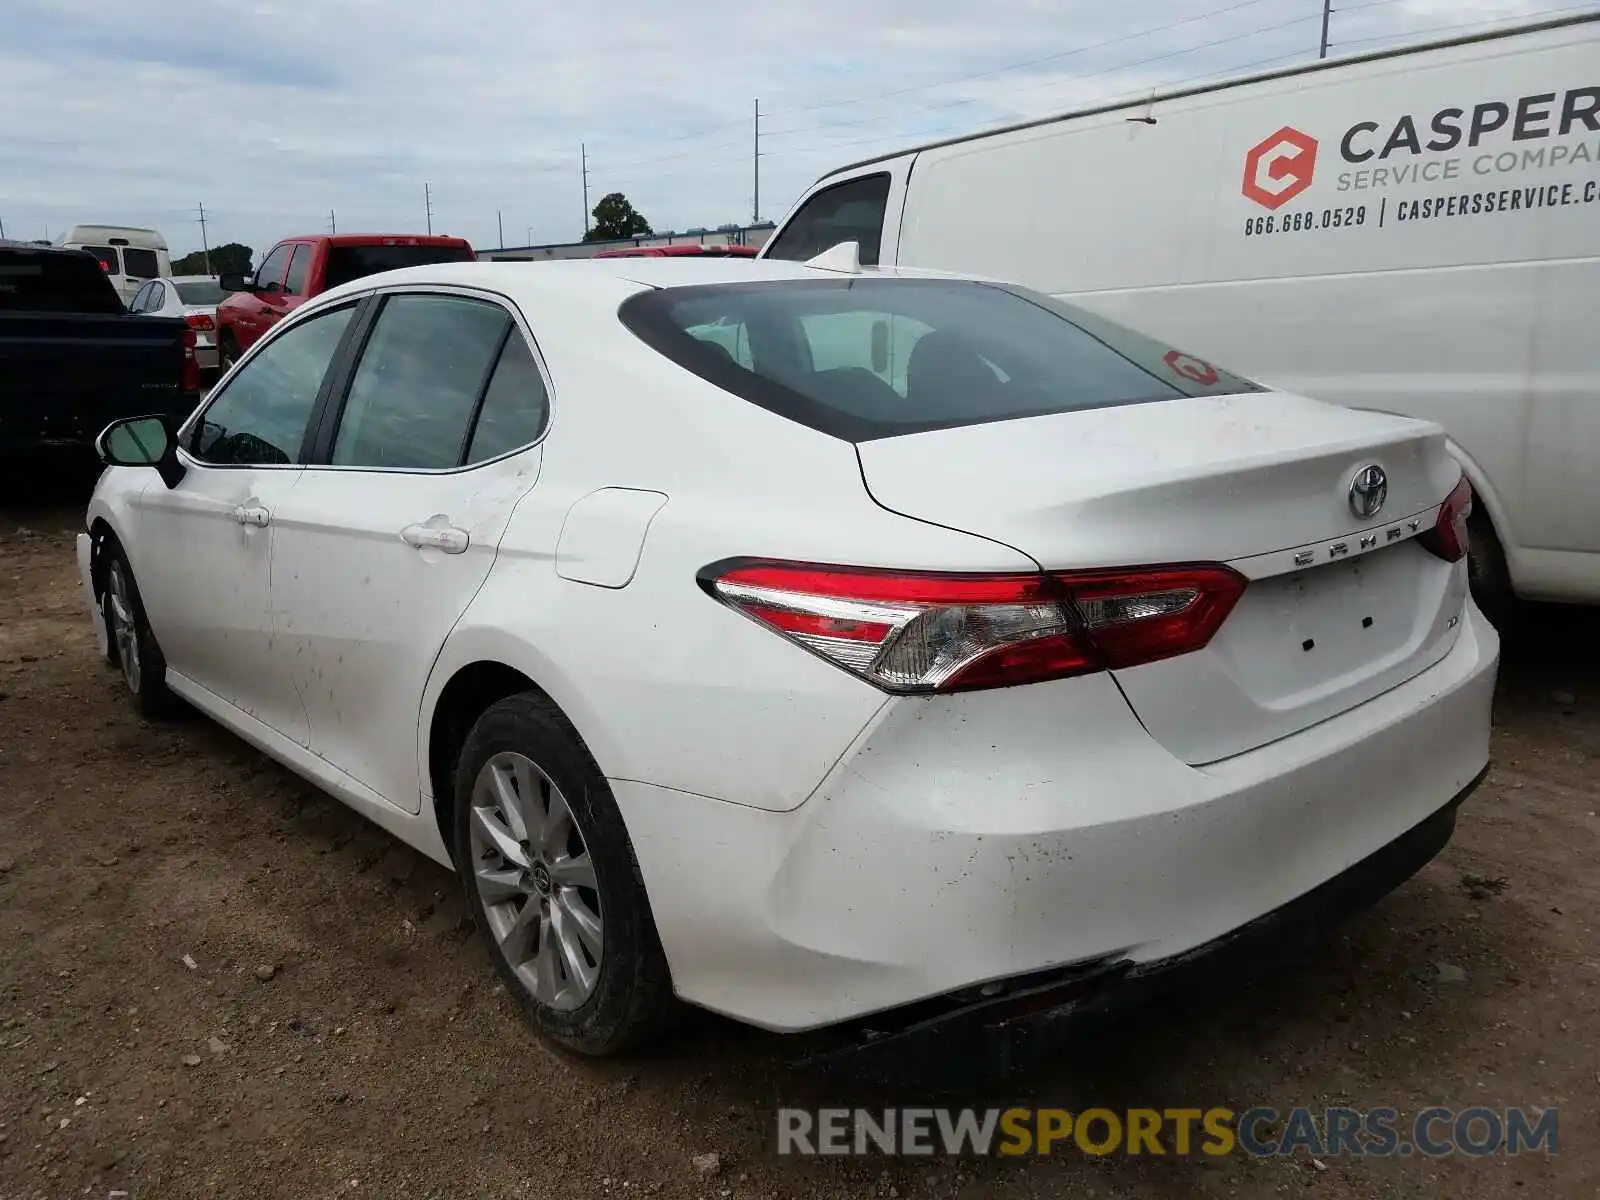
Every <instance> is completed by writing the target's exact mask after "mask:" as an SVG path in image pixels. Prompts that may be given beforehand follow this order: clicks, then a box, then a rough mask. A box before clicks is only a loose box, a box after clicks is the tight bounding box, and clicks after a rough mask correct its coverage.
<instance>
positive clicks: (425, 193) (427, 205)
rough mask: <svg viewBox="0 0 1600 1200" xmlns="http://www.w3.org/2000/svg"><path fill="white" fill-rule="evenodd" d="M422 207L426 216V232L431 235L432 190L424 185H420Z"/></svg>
mask: <svg viewBox="0 0 1600 1200" xmlns="http://www.w3.org/2000/svg"><path fill="white" fill-rule="evenodd" d="M422 207H423V208H424V209H425V210H427V214H428V232H429V234H432V233H433V189H432V188H430V187H429V186H428V185H427V184H426V183H424V184H423V185H422Z"/></svg>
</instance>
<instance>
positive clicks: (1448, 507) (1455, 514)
mask: <svg viewBox="0 0 1600 1200" xmlns="http://www.w3.org/2000/svg"><path fill="white" fill-rule="evenodd" d="M1471 515H1472V485H1471V484H1470V483H1468V482H1467V480H1466V477H1465V476H1462V479H1461V482H1460V483H1458V484H1456V486H1455V489H1454V490H1453V491H1451V493H1450V494H1449V495H1448V496H1446V497H1445V500H1444V503H1443V504H1441V505H1440V506H1439V519H1438V520H1436V521H1435V522H1434V523H1433V528H1432V529H1430V530H1428V532H1427V533H1424V534H1421V535H1419V536H1418V538H1417V541H1419V542H1421V543H1422V545H1423V546H1424V547H1425V548H1426V549H1428V550H1430V551H1431V552H1433V553H1434V554H1437V555H1438V556H1439V557H1440V558H1442V559H1444V560H1445V562H1460V561H1461V560H1462V559H1463V558H1464V557H1466V553H1467V518H1468V517H1470V516H1471Z"/></svg>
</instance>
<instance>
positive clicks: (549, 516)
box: [78, 255, 1499, 1053]
mask: <svg viewBox="0 0 1600 1200" xmlns="http://www.w3.org/2000/svg"><path fill="white" fill-rule="evenodd" d="M733 328H737V329H741V330H744V331H746V333H747V336H744V337H742V338H729V337H728V335H727V331H728V330H729V329H733ZM730 341H731V342H733V343H734V344H736V345H739V346H741V347H742V351H741V353H740V354H739V355H738V356H736V355H735V354H734V353H733V352H731V351H730V350H729V349H728V348H727V346H728V344H729V342H730ZM1174 361H1177V362H1181V363H1183V364H1185V366H1186V367H1188V368H1189V369H1186V370H1181V371H1177V372H1174V371H1172V370H1170V369H1169V364H1171V363H1172V362H1174ZM102 446H103V450H104V453H105V458H106V461H107V462H108V463H109V464H110V467H109V469H108V470H107V471H106V472H105V473H104V475H103V476H102V478H101V480H100V483H99V486H98V487H97V488H96V489H95V494H94V497H93V499H92V500H91V502H90V504H89V509H88V514H87V523H86V530H85V532H84V534H83V535H82V536H80V537H79V539H78V562H79V567H80V571H81V574H82V577H83V583H84V587H85V595H86V596H87V597H88V599H89V602H90V607H91V611H92V612H93V614H94V621H95V628H96V630H97V632H98V634H99V636H100V639H101V645H102V647H103V648H104V650H105V652H106V653H107V655H108V657H109V658H110V659H111V660H112V661H113V662H115V663H118V664H120V666H121V669H122V679H123V686H125V687H126V688H127V689H128V690H129V692H130V693H131V694H132V697H133V700H134V701H135V703H136V704H137V705H138V707H139V710H140V711H141V712H144V713H147V714H156V713H159V712H161V711H162V710H164V709H165V708H167V707H168V706H169V705H171V704H172V703H174V702H175V699H176V698H181V699H183V700H186V701H188V702H189V703H190V704H192V705H194V706H195V707H197V708H199V709H200V710H201V711H203V712H205V713H207V714H209V715H210V716H212V717H214V718H216V719H217V720H218V721H220V722H222V723H223V724H225V725H226V726H228V727H229V728H231V729H233V730H234V731H236V732H237V733H239V734H240V735H241V736H243V737H244V738H246V739H248V740H249V741H251V742H252V743H253V744H255V745H257V746H259V747H261V748H262V749H264V750H265V751H266V752H267V753H269V754H271V755H272V756H274V757H275V758H277V759H278V760H279V761H281V762H283V763H285V764H286V765H288V766H289V767H290V768H292V769H293V770H295V771H298V772H299V773H301V774H302V775H304V776H305V777H306V778H307V779H309V780H311V781H313V782H314V783H316V784H317V785H319V786H320V787H322V788H324V789H326V790H327V791H328V792H329V793H330V794H332V795H334V796H336V797H338V798H339V799H341V800H343V801H344V802H345V803H347V804H349V805H350V806H351V807H353V808H354V809H356V810H357V811H358V812H360V813H363V814H364V815H366V816H367V817H369V818H370V819H372V820H373V821H375V822H377V823H378V824H379V825H381V826H383V827H384V828H385V829H387V830H389V831H391V832H393V833H394V834H395V835H397V836H398V837H400V838H401V839H403V840H404V841H406V842H407V843H409V844H410V845H411V846H413V847H415V848H416V849H418V850H419V851H421V852H422V853H424V854H426V855H428V856H430V857H431V858H434V859H436V860H437V861H439V862H441V863H446V864H453V865H454V867H455V869H456V870H457V871H458V872H459V874H460V877H461V880H462V882H463V885H464V887H465V889H466V893H467V897H468V901H469V903H470V905H471V907H472V911H473V914H474V917H475V919H476V922H477V925H478V927H479V929H480V930H482V931H483V933H484V936H485V939H486V942H487V945H488V948H489V953H490V955H491V957H492V959H493V960H494V962H495V965H496V966H497V968H498V970H499V972H500V974H501V976H502V978H503V979H504V980H505V982H506V984H507V986H508V988H509V989H510V991H511V994H512V995H513V996H515V997H516V998H517V1000H518V1002H519V1003H520V1004H521V1005H522V1006H523V1008H524V1009H525V1011H526V1012H527V1013H528V1014H529V1016H530V1017H531V1018H532V1020H533V1022H534V1023H535V1024H536V1025H537V1026H538V1027H539V1028H541V1029H543V1030H545V1031H546V1032H547V1033H549V1034H550V1035H551V1036H552V1037H554V1038H555V1039H557V1040H559V1041H560V1042H563V1043H564V1044H566V1045H568V1046H571V1047H573V1048H576V1049H578V1050H581V1051H585V1052H590V1053H602V1052H608V1051H614V1050H617V1049H620V1048H622V1047H624V1046H626V1045H628V1044H631V1043H633V1042H636V1041H637V1040H639V1039H641V1038H643V1037H645V1036H647V1035H648V1034H649V1033H650V1032H652V1031H653V1030H654V1029H656V1028H657V1026H658V1023H659V1022H660V1021H661V1020H662V1019H663V1017H664V1014H665V1013H666V1012H667V1010H668V1003H669V1000H670V999H671V997H672V996H673V995H676V996H678V997H680V998H681V999H683V1000H686V1001H689V1002H691V1003H694V1004H698V1005H703V1006H705V1007H707V1008H710V1009H714V1010H716V1011H718V1012H721V1013H725V1014H727V1015H729V1016H732V1017H736V1018H738V1019H740V1020H744V1021H749V1022H753V1023H756V1024H758V1025H762V1026H765V1027H767V1028H771V1029H776V1030H804V1029H811V1028H816V1027H820V1026H827V1025H831V1024H834V1023H839V1022H847V1021H851V1020H853V1019H856V1018H863V1017H866V1016H868V1015H872V1016H873V1019H874V1022H875V1023H879V1022H884V1023H886V1022H889V1021H892V1020H896V1019H899V1018H898V1017H897V1016H896V1014H897V1013H898V1014H901V1015H902V1016H903V1013H904V1007H903V1006H906V1005H910V1004H913V1003H915V1002H923V1001H928V1002H930V1003H932V1002H935V1001H936V1002H938V1003H939V1004H949V1005H953V1006H955V1008H956V1009H959V1008H960V1006H961V1005H963V1004H967V1003H970V1002H976V1000H977V998H978V997H980V996H981V997H984V1000H983V1002H984V1003H991V1002H996V1001H995V998H999V999H1002V1000H1003V999H1005V998H1007V997H1011V998H1016V997H1021V998H1022V1002H1024V1003H1026V1004H1029V1005H1038V1004H1039V1003H1040V1001H1041V992H1040V989H1041V988H1043V987H1045V986H1046V985H1050V986H1056V985H1059V986H1062V987H1068V986H1071V987H1081V986H1082V984H1083V982H1084V981H1085V980H1086V979H1104V978H1107V977H1108V975H1113V974H1116V973H1119V972H1131V973H1139V972H1148V971H1153V970H1157V969H1159V968H1161V967H1162V966H1163V965H1166V964H1170V963H1172V962H1175V961H1179V960H1186V959H1188V958H1189V957H1191V956H1194V955H1196V954H1199V953H1200V952H1202V951H1203V950H1205V949H1207V948H1210V947H1212V946H1214V945H1216V944H1218V943H1219V941H1220V940H1222V939H1227V938H1229V937H1230V935H1232V934H1234V933H1236V932H1237V931H1238V930H1240V929H1241V928H1242V927H1244V926H1247V925H1252V923H1254V922H1257V921H1258V920H1263V919H1267V918H1269V917H1281V916H1282V915H1283V914H1284V913H1285V912H1286V911H1293V912H1298V911H1299V910H1298V909H1296V908H1294V907H1293V906H1295V905H1303V904H1307V903H1312V902H1314V903H1315V904H1317V905H1324V904H1327V905H1334V904H1337V905H1342V906H1348V905H1350V904H1352V903H1353V901H1352V900H1351V899H1350V897H1351V895H1353V894H1354V893H1353V892H1352V888H1353V887H1354V883H1353V882H1352V881H1362V882H1361V887H1362V888H1363V889H1365V890H1363V891H1362V892H1361V895H1362V896H1363V897H1366V896H1369V895H1371V894H1375V893H1374V892H1373V891H1372V889H1373V888H1374V887H1376V894H1381V891H1382V890H1384V889H1386V888H1387V887H1389V886H1392V885H1393V884H1394V883H1395V882H1397V881H1398V880H1399V879H1402V878H1404V877H1406V876H1407V875H1408V874H1410V873H1411V872H1413V871H1415V870H1416V869H1417V868H1418V866H1420V865H1421V863H1422V862H1424V861H1426V860H1427V859H1428V858H1429V857H1431V855H1432V854H1433V853H1435V852H1436V851H1437V850H1438V848H1439V847H1440V846H1441V845H1442V844H1443V843H1444V842H1445V840H1446V839H1447V838H1448V837H1449V834H1450V831H1451V829H1452V827H1453V822H1454V820H1455V812H1456V805H1457V804H1458V803H1459V801H1460V800H1461V799H1462V797H1463V796H1465V794H1466V793H1467V792H1468V791H1469V790H1470V789H1471V788H1472V787H1473V786H1474V785H1475V783H1476V781H1477V780H1478V779H1479V778H1480V777H1481V775H1482V773H1483V772H1484V771H1485V770H1486V764H1487V761H1488V737H1489V706H1490V698H1491V694H1492V692H1493V690H1494V678H1495V667H1496V662H1497V659H1498V647H1499V643H1498V640H1497V638H1496V635H1495V632H1494V629H1493V628H1492V627H1491V626H1490V625H1489V624H1488V623H1487V622H1486V621H1485V620H1484V618H1483V616H1482V614H1481V613H1480V612H1479V611H1478V609H1477V608H1476V607H1475V606H1474V605H1473V604H1472V603H1471V601H1470V599H1469V597H1468V589H1467V578H1466V564H1465V561H1464V556H1465V553H1466V540H1465V539H1466V534H1465V521H1466V519H1467V516H1468V513H1469V511H1470V506H1471V489H1470V487H1469V486H1468V485H1467V484H1466V482H1465V481H1464V480H1463V478H1462V475H1461V469H1460V467H1459V466H1458V465H1457V464H1456V462H1455V461H1454V460H1453V459H1452V458H1451V457H1450V455H1449V453H1448V451H1447V449H1446V443H1445V436H1444V433H1443V431H1442V430H1441V429H1440V428H1439V427H1438V426H1437V425H1434V424H1431V423H1428V422H1423V421H1416V420H1411V419H1408V418H1404V417H1394V416H1387V415H1382V414H1375V413H1362V412H1355V411H1351V410H1349V409H1343V408H1338V407H1334V406H1331V405H1326V404H1321V403H1318V402H1315V401H1312V400H1306V399H1302V398H1300V397H1297V396H1294V395H1290V394H1287V393H1282V392H1276V391H1271V390H1268V389H1265V388H1262V387H1260V386H1258V385H1256V384H1253V383H1250V382H1248V381H1246V380H1244V379H1241V378H1239V377H1238V376H1235V375H1232V374H1230V373H1228V372H1227V371H1225V370H1224V369H1223V368H1222V367H1220V366H1217V365H1216V364H1213V363H1210V362H1202V361H1200V360H1197V359H1194V358H1192V357H1188V356H1184V355H1182V353H1181V352H1180V351H1178V350H1177V349H1175V348H1169V347H1167V346H1165V345H1164V344H1162V343H1158V342H1154V341H1151V340H1149V339H1147V338H1144V337H1142V336H1140V335H1138V334H1135V333H1132V332H1130V331H1128V330H1127V329H1124V328H1122V327H1119V326H1117V325H1114V324H1112V323H1110V322H1107V321H1105V320H1103V319H1101V318H1098V317H1094V316H1091V315H1090V314H1088V313H1087V312H1085V311H1083V310H1080V309H1077V308H1075V307H1072V306H1069V305H1066V304H1063V303H1061V302H1059V301H1056V300H1052V299H1050V298H1048V297H1045V296H1042V295H1039V294H1037V293H1033V292H1029V291H1026V290H1025V289H1021V288H1015V287H1008V286H1001V285H997V284H992V283H983V282H976V281H973V280H970V279H966V278H960V277H949V278H944V277H932V276H928V277H919V276H917V275H915V274H906V273H901V272H895V271H873V272H867V271H860V270H859V269H858V268H856V267H855V266H854V265H853V264H852V263H851V262H849V261H847V256H841V255H833V256H830V258H829V259H828V260H827V262H826V263H825V264H823V265H820V266H818V267H807V266H801V265H793V264H786V263H778V262H766V263H760V262H758V263H754V264H750V263H731V262H727V261H724V260H705V261H698V260H697V261H691V262H651V261H643V260H641V261H634V262H627V263H620V262H619V263H611V264H607V263H599V264H596V263H593V262H577V263H572V262H568V263H545V264H540V265H538V266H536V267H535V266H528V267H514V266H508V265H507V264H504V263H472V264H449V265H439V266H430V267H425V268H417V269H413V270H407V271H397V272H391V273H389V274H386V275H383V276H380V277H376V278H372V279H366V280H361V281H358V282H357V283H354V284H350V285H346V286H343V287H340V288H337V289H335V290H334V291H331V292H329V293H328V294H326V295H324V296H323V297H321V298H320V299H317V300H314V301H312V302H310V303H308V304H306V305H304V306H303V307H302V308H301V309H300V310H299V311H298V312H296V313H295V314H294V316H293V317H292V318H290V319H289V320H287V321H285V322H283V323H282V324H280V325H279V327H278V328H277V329H275V330H274V331H273V332H272V334H270V335H269V336H268V337H267V338H266V339H265V340H264V341H263V342H262V343H260V344H259V345H257V346H256V347H255V348H254V349H253V350H252V351H251V352H250V353H248V354H247V355H246V356H245V357H244V358H243V359H242V360H241V361H240V362H239V364H238V365H237V366H236V367H235V368H234V369H233V371H232V372H231V373H230V374H229V375H227V376H226V377H225V378H224V379H223V380H222V382H221V383H220V384H219V385H218V387H217V388H216V389H214V390H213V391H212V393H211V395H210V397H209V399H208V401H207V403H206V405H205V407H204V408H203V409H202V410H201V411H200V412H199V413H197V414H195V415H194V416H193V417H191V418H190V419H189V420H188V421H186V422H183V423H181V424H179V423H177V422H161V421H133V422H124V423H122V424H120V425H117V426H114V427H113V428H112V429H110V430H108V431H107V434H106V436H105V438H104V439H103V441H102ZM150 464H153V465H154V467H155V469H156V470H157V471H159V472H160V474H161V482H160V483H157V482H156V481H154V480H152V479H151V477H150ZM1286 906H1287V907H1286ZM913 1011H915V1012H917V1013H919V1014H921V1017H924V1018H925V1017H926V1016H927V1011H928V1010H927V1008H926V1007H923V1006H919V1007H918V1008H917V1009H915V1010H913ZM941 1011H942V1010H941ZM880 1027H881V1026H880Z"/></svg>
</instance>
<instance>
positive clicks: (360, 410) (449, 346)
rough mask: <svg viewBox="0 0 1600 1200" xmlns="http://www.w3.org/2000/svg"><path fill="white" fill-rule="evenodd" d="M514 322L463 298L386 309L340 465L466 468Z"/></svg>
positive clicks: (357, 386) (388, 304) (345, 423)
mask: <svg viewBox="0 0 1600 1200" xmlns="http://www.w3.org/2000/svg"><path fill="white" fill-rule="evenodd" d="M511 326H512V323H511V318H510V316H509V315H508V314H507V313H506V311H505V309H503V308H501V307H500V306H499V305H498V304H493V303H490V302H489V301H486V300H471V299H467V298H465V297H462V296H444V295H398V296H390V297H389V298H388V299H387V300H385V301H384V305H383V310H382V311H381V312H380V313H379V314H378V319H377V323H376V324H375V325H374V326H373V329H372V334H371V336H370V337H369V338H368V339H367V345H366V348H365V349H364V350H363V351H362V353H361V361H360V362H359V363H358V364H357V365H356V369H355V374H354V375H353V376H352V378H351V380H350V391H349V395H348V396H347V398H346V400H345V405H344V412H343V414H342V415H341V416H340V419H339V428H338V432H337V433H336V434H335V435H334V442H333V463H334V464H335V465H336V466H349V467H378V468H387V469H390V470H429V469H442V468H448V467H454V466H458V465H459V464H460V462H461V457H462V453H463V450H464V448H465V447H466V445H467V441H468V431H469V430H470V429H471V426H472V419H473V415H474V413H475V412H476V411H477V408H478V399H479V397H480V396H482V395H483V393H484V389H485V388H486V387H487V386H488V385H489V381H490V372H491V370H493V369H494V367H495V363H496V361H497V359H498V358H499V355H500V350H501V346H502V344H503V343H504V341H505V338H506V335H507V333H508V332H512V327H511Z"/></svg>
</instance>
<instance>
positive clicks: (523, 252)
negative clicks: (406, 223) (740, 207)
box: [478, 221, 774, 262]
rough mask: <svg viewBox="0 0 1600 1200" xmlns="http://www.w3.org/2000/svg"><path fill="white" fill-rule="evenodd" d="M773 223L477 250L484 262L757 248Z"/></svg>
mask: <svg viewBox="0 0 1600 1200" xmlns="http://www.w3.org/2000/svg"><path fill="white" fill-rule="evenodd" d="M773 228H774V223H773V222H772V221H763V222H761V224H759V225H722V226H719V227H718V228H716V229H689V230H685V231H684V232H682V233H670V232H669V233H654V234H650V235H649V236H647V237H636V238H623V239H622V240H620V241H615V242H558V243H556V244H555V245H550V246H506V247H503V248H501V249H498V250H480V251H479V252H478V258H479V259H480V260H482V261H485V262H543V261H545V260H546V259H554V258H593V257H594V256H595V255H596V254H599V253H600V252H601V251H602V250H620V249H624V248H626V247H628V246H681V245H685V244H690V243H698V244H699V245H702V246H728V245H733V246H749V247H751V248H752V249H757V250H759V249H760V248H761V246H762V245H764V244H765V243H766V240H767V238H769V237H771V236H772V230H773Z"/></svg>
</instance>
